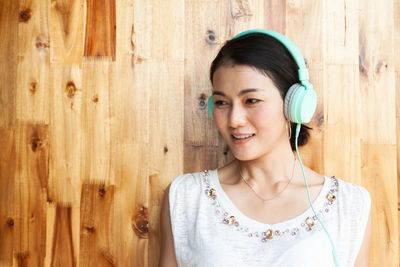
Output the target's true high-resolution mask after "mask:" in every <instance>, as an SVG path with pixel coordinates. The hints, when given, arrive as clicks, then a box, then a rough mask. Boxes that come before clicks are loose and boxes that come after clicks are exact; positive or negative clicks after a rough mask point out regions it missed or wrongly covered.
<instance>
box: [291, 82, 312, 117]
mask: <svg viewBox="0 0 400 267" xmlns="http://www.w3.org/2000/svg"><path fill="white" fill-rule="evenodd" d="M316 107H317V93H316V92H315V91H314V89H313V88H312V85H311V84H309V86H307V89H306V87H305V86H303V85H301V84H298V83H297V84H294V85H292V86H291V87H290V88H289V91H288V93H287V94H286V96H285V104H284V112H285V116H288V117H287V118H288V119H289V120H291V121H292V122H295V123H307V122H309V121H310V120H311V118H312V116H313V115H314V112H315V109H316Z"/></svg>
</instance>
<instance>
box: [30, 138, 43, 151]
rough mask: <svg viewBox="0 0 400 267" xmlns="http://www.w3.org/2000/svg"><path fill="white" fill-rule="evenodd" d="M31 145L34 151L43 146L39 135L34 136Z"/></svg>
mask: <svg viewBox="0 0 400 267" xmlns="http://www.w3.org/2000/svg"><path fill="white" fill-rule="evenodd" d="M31 146H32V151H33V152H36V151H37V150H38V149H40V148H41V147H42V146H43V142H42V140H41V139H40V138H39V137H37V136H34V137H32V141H31Z"/></svg>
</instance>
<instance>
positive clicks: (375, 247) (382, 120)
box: [359, 1, 399, 266]
mask: <svg viewBox="0 0 400 267" xmlns="http://www.w3.org/2000/svg"><path fill="white" fill-rule="evenodd" d="M359 6H360V8H359V12H360V13H359V14H360V16H359V55H360V59H359V69H360V73H359V79H360V91H361V96H360V99H361V103H362V107H361V112H362V114H363V116H362V117H361V125H362V127H361V142H362V145H363V147H362V149H363V150H362V151H361V155H362V157H363V160H362V175H363V176H362V178H363V179H362V181H363V184H364V185H365V186H366V187H367V189H368V190H369V192H370V193H371V196H372V199H373V210H372V214H373V222H374V225H375V227H374V233H373V238H372V247H371V249H372V253H371V256H370V261H371V265H373V266H378V265H385V266H398V265H399V239H398V236H399V232H398V230H399V229H398V220H397V219H398V217H397V216H395V215H394V214H395V212H397V209H396V204H395V203H396V202H398V201H397V200H398V198H397V194H398V191H397V188H396V187H397V179H396V161H395V160H394V159H396V155H397V153H396V149H395V146H396V125H395V124H394V123H392V122H393V121H396V103H395V99H396V92H395V72H394V71H395V70H394V68H395V61H394V60H395V57H396V56H397V54H398V51H394V49H393V44H394V43H393V41H394V40H393V34H394V32H395V29H394V24H393V22H394V19H393V12H392V10H393V2H392V1H386V2H382V3H377V2H375V1H360V2H359ZM395 55H396V56H395ZM378 185H379V186H378ZM382 248H384V249H382Z"/></svg>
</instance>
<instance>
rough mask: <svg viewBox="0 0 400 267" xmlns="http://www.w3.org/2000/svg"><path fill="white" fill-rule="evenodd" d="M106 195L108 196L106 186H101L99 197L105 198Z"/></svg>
mask: <svg viewBox="0 0 400 267" xmlns="http://www.w3.org/2000/svg"><path fill="white" fill-rule="evenodd" d="M105 194H106V189H105V188H104V185H100V188H99V196H100V197H103V196H104V195H105Z"/></svg>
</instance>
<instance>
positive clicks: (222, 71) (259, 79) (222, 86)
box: [213, 65, 279, 94]
mask: <svg viewBox="0 0 400 267" xmlns="http://www.w3.org/2000/svg"><path fill="white" fill-rule="evenodd" d="M252 88H257V89H259V90H257V92H261V93H263V92H264V93H268V92H273V93H276V92H278V93H279V91H278V88H276V86H275V85H274V83H273V82H272V80H271V79H270V78H269V77H268V76H267V75H266V74H263V73H261V72H260V71H258V70H257V69H255V68H254V67H250V66H246V65H234V66H221V67H219V68H218V69H217V70H216V71H215V73H214V76H213V89H214V91H220V92H224V94H229V93H230V92H231V93H234V92H239V91H241V90H243V89H252Z"/></svg>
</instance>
